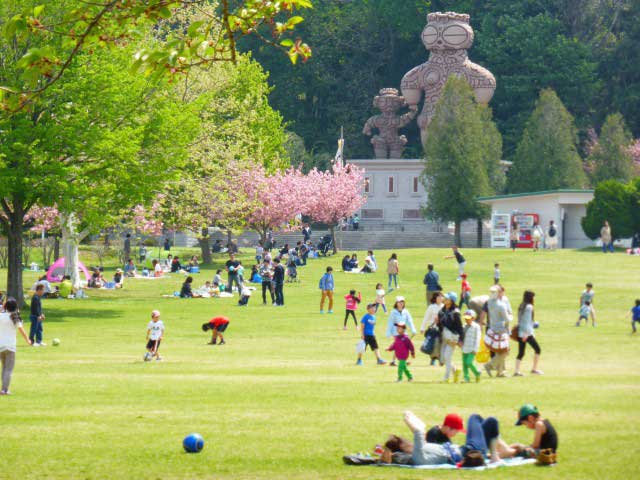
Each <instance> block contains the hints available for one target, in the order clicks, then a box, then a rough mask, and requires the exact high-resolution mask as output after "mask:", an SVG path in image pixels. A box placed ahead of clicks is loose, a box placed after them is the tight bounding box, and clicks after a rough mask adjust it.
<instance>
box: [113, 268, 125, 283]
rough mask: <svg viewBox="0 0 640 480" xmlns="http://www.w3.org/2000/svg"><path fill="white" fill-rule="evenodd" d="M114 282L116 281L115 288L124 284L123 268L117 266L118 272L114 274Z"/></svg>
mask: <svg viewBox="0 0 640 480" xmlns="http://www.w3.org/2000/svg"><path fill="white" fill-rule="evenodd" d="M113 283H115V285H116V286H115V288H122V286H123V285H124V276H123V275H122V269H120V268H116V273H114V274H113Z"/></svg>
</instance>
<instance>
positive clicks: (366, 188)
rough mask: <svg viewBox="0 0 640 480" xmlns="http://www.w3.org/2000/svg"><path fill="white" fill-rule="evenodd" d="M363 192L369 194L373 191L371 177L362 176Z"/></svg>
mask: <svg viewBox="0 0 640 480" xmlns="http://www.w3.org/2000/svg"><path fill="white" fill-rule="evenodd" d="M364 193H366V194H368V195H369V196H371V194H372V193H373V177H370V176H367V177H364Z"/></svg>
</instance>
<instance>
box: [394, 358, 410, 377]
mask: <svg viewBox="0 0 640 480" xmlns="http://www.w3.org/2000/svg"><path fill="white" fill-rule="evenodd" d="M402 372H404V374H405V375H406V376H407V378H408V379H409V380H411V379H412V378H413V375H411V372H410V371H409V369H408V368H407V361H406V360H398V380H402Z"/></svg>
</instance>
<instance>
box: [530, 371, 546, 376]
mask: <svg viewBox="0 0 640 480" xmlns="http://www.w3.org/2000/svg"><path fill="white" fill-rule="evenodd" d="M531 373H532V374H533V375H544V372H543V371H542V370H531Z"/></svg>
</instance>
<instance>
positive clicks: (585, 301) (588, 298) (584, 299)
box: [576, 282, 596, 327]
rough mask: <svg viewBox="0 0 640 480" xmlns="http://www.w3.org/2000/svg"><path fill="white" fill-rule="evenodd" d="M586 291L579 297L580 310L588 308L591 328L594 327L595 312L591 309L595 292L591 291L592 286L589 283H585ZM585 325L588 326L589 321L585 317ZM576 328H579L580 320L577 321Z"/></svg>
mask: <svg viewBox="0 0 640 480" xmlns="http://www.w3.org/2000/svg"><path fill="white" fill-rule="evenodd" d="M585 286H586V289H585V290H584V291H583V292H582V295H580V310H582V307H583V306H585V305H586V306H588V307H589V312H588V315H590V316H591V326H593V327H595V326H596V310H595V309H594V308H593V297H595V296H596V292H595V291H594V290H593V284H592V283H591V282H589V283H587V284H586V285H585ZM585 324H587V325H588V324H589V320H588V319H587V317H585ZM576 326H578V327H579V326H580V319H578V323H577V324H576Z"/></svg>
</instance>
